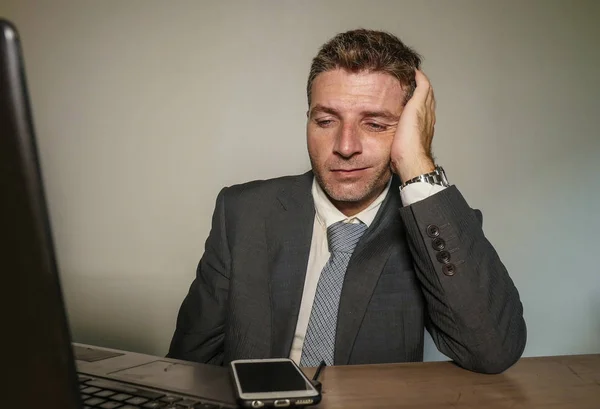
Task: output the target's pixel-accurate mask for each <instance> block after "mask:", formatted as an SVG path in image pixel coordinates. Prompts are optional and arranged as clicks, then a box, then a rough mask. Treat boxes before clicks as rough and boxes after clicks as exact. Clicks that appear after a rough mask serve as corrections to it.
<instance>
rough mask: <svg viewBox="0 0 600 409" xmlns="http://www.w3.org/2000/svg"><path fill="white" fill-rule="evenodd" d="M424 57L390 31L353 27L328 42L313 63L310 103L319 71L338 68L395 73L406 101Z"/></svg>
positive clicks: (309, 80) (310, 80) (309, 83)
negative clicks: (354, 28)
mask: <svg viewBox="0 0 600 409" xmlns="http://www.w3.org/2000/svg"><path fill="white" fill-rule="evenodd" d="M420 65H421V57H420V56H419V54H417V53H416V52H415V51H414V50H413V49H411V48H410V47H408V46H407V45H406V44H404V43H403V42H402V41H400V39H399V38H398V37H396V36H394V35H392V34H390V33H386V32H383V31H375V30H365V29H358V30H351V31H346V32H345V33H340V34H338V35H336V36H335V37H333V38H332V39H331V40H329V41H328V42H326V43H325V44H324V45H323V46H322V47H321V49H320V50H319V53H318V54H317V56H316V57H315V58H313V61H312V64H311V66H310V74H309V76H308V84H307V85H306V93H307V96H308V105H309V106H310V98H311V88H312V84H313V81H314V80H315V78H316V77H317V75H319V74H321V73H323V72H326V71H331V70H335V69H340V68H341V69H343V70H346V71H348V72H351V73H358V72H362V71H367V72H383V73H386V74H390V75H392V76H393V77H395V78H396V79H397V80H398V81H400V84H401V85H402V88H403V89H404V90H405V93H406V94H405V100H404V103H406V102H407V101H408V100H409V99H410V97H411V96H412V94H413V92H414V91H415V86H416V84H415V79H414V78H415V69H418V68H419V67H420Z"/></svg>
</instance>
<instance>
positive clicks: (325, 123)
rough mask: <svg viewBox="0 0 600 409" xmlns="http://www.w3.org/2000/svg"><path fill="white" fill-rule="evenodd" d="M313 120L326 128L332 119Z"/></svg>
mask: <svg viewBox="0 0 600 409" xmlns="http://www.w3.org/2000/svg"><path fill="white" fill-rule="evenodd" d="M315 122H316V123H317V125H318V126H320V127H321V128H327V127H329V126H331V125H332V124H333V120H331V119H317V120H315Z"/></svg>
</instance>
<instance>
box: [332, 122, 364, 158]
mask: <svg viewBox="0 0 600 409" xmlns="http://www.w3.org/2000/svg"><path fill="white" fill-rule="evenodd" d="M333 150H334V152H335V153H337V154H338V155H340V156H342V157H344V158H351V157H352V156H354V155H356V154H359V153H361V152H362V143H361V140H360V134H359V130H358V129H357V127H356V126H355V125H353V124H344V125H343V126H342V127H340V128H339V131H338V134H337V135H336V140H335V145H334V147H333Z"/></svg>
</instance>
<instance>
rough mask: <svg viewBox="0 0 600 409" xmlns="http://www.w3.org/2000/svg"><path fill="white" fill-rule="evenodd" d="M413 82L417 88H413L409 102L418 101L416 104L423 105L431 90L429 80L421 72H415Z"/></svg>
mask: <svg viewBox="0 0 600 409" xmlns="http://www.w3.org/2000/svg"><path fill="white" fill-rule="evenodd" d="M415 82H416V83H417V87H416V88H415V92H414V94H413V96H412V98H411V100H415V101H418V102H417V103H424V102H426V100H427V97H428V95H429V90H430V89H431V86H430V84H429V79H428V78H427V76H426V75H425V74H423V72H422V71H420V70H415Z"/></svg>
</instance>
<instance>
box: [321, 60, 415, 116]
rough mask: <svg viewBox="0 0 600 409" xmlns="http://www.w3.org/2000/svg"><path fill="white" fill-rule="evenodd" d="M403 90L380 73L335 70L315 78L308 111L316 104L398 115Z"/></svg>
mask: <svg viewBox="0 0 600 409" xmlns="http://www.w3.org/2000/svg"><path fill="white" fill-rule="evenodd" d="M403 101H404V90H403V89H402V86H401V85H400V81H398V80H397V79H396V78H394V77H393V76H391V75H390V74H386V73H382V72H368V71H361V72H356V73H353V72H348V71H346V70H342V69H336V70H331V71H326V72H323V73H321V74H319V75H317V77H316V78H315V79H314V81H313V84H312V93H311V101H310V105H311V108H312V107H313V106H315V105H317V104H319V105H324V106H327V107H330V108H333V109H336V110H353V109H359V110H360V109H387V110H389V111H391V112H396V113H400V112H399V111H401V110H402V105H403V104H402V102H403Z"/></svg>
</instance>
